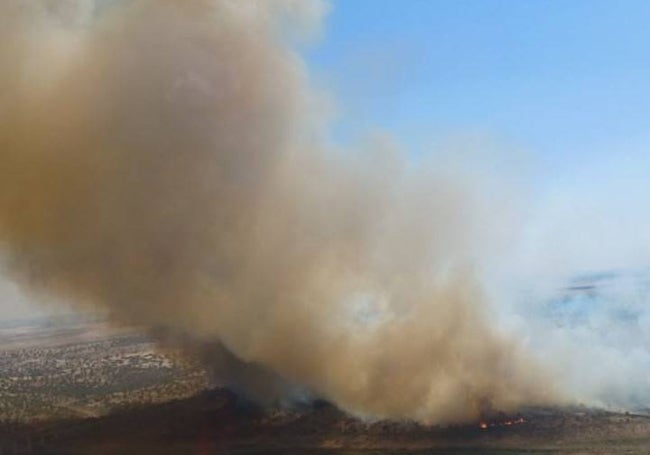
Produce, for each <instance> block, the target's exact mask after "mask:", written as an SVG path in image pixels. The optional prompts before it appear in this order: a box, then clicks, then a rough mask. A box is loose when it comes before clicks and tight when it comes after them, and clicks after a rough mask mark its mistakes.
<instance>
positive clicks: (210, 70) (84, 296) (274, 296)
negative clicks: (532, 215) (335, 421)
mask: <svg viewBox="0 0 650 455" xmlns="http://www.w3.org/2000/svg"><path fill="white" fill-rule="evenodd" d="M100 3H101V4H100ZM325 11H326V5H324V4H322V3H321V2H320V1H299V0H295V1H279V0H278V1H274V0H269V1H263V0H258V1H254V0H251V1H246V2H243V1H241V0H132V1H128V2H127V1H122V2H114V3H109V2H93V1H80V0H76V1H75V0H68V1H64V0H33V1H30V2H25V1H22V0H3V2H2V3H1V4H0V103H1V105H0V107H1V110H0V163H1V165H0V248H1V249H2V253H3V256H4V258H5V262H6V267H7V270H8V273H10V274H11V276H12V277H13V278H14V279H15V280H17V281H18V282H20V283H21V284H22V285H23V286H24V287H25V288H27V289H30V290H31V291H32V292H34V293H37V294H39V295H45V296H51V297H55V298H57V299H62V300H67V301H72V302H75V303H76V304H77V305H81V306H91V307H97V308H102V309H108V310H109V311H110V312H111V314H112V315H113V316H114V317H115V318H116V319H117V320H119V321H124V322H127V323H136V324H142V325H145V326H150V327H165V328H168V329H169V330H172V331H175V332H177V333H182V334H184V336H187V337H190V338H192V339H193V340H195V341H196V342H197V343H199V344H201V343H207V344H210V343H213V345H214V346H219V348H218V349H217V352H218V353H219V354H215V357H220V356H221V357H220V358H221V359H222V360H223V361H221V362H219V365H220V367H221V368H230V369H231V370H233V371H235V370H237V371H239V370H241V369H242V368H243V369H244V370H245V371H244V372H243V373H242V375H243V376H246V378H247V379H245V380H243V379H242V381H243V382H244V383H246V384H249V383H250V384H254V387H255V388H256V390H257V392H256V393H257V394H258V395H260V394H261V395H263V394H264V392H263V389H264V387H266V385H265V384H266V383H267V382H269V383H271V385H270V387H269V391H268V393H275V392H276V391H277V390H278V387H277V385H278V384H280V386H279V387H280V389H282V388H283V387H284V385H283V384H299V385H300V387H302V388H304V389H306V390H309V391H310V392H311V393H312V394H314V395H315V396H319V397H323V398H325V399H328V400H332V401H333V402H335V403H336V404H338V405H339V406H340V407H342V408H343V409H346V410H348V411H349V412H352V413H355V414H357V415H362V416H369V417H377V418H384V417H387V418H396V419H400V418H414V419H418V420H420V421H424V422H451V421H459V420H464V419H471V418H475V417H477V416H478V414H479V413H480V412H482V411H484V410H485V408H486V406H488V407H492V408H495V409H500V410H506V411H507V410H512V409H514V408H515V407H517V406H519V405H522V404H533V403H541V402H546V401H548V400H550V399H551V398H552V396H553V395H552V390H551V387H550V386H549V384H548V380H547V379H548V378H546V377H544V375H543V374H542V373H541V372H540V370H539V369H538V368H536V367H535V366H534V365H533V364H532V362H531V361H529V359H528V358H527V355H526V353H524V352H522V350H521V349H520V347H519V346H518V343H517V341H516V340H514V339H512V338H510V337H508V336H506V335H504V334H502V333H500V331H498V330H497V329H496V328H495V326H494V324H492V322H491V319H490V316H489V314H490V304H489V299H488V298H487V293H486V292H485V291H484V290H483V279H482V278H481V277H482V273H483V271H484V270H485V269H486V268H488V267H489V264H490V261H491V260H492V258H493V257H494V256H495V255H496V254H498V247H495V245H502V244H503V243H504V237H507V235H506V234H504V233H506V232H507V229H508V228H507V227H506V226H504V225H503V224H504V223H505V224H507V221H505V220H507V217H505V216H504V217H503V218H501V216H502V214H503V213H505V212H506V211H507V208H506V207H502V206H499V205H495V204H496V202H495V201H494V200H491V199H490V197H489V194H490V191H491V190H490V184H489V183H486V185H487V186H484V185H483V183H482V180H483V179H482V174H483V172H482V171H483V169H480V168H479V169H471V170H468V172H466V173H463V172H456V171H454V170H453V169H451V170H450V169H449V168H448V167H447V166H440V165H437V164H435V163H434V162H432V163H420V165H417V166H416V165H413V163H410V162H409V160H408V157H407V156H405V154H403V153H401V152H400V151H399V149H398V148H397V147H393V146H391V145H390V144H387V143H383V142H382V141H379V142H378V143H377V144H376V146H373V147H368V149H364V150H356V151H352V150H345V151H342V150H337V149H336V148H334V147H330V146H328V141H327V140H326V132H325V131H326V125H325V124H324V122H323V118H324V117H325V116H324V113H323V112H322V109H321V106H322V102H321V100H320V98H319V96H318V95H317V94H316V93H315V92H314V91H313V90H312V89H311V88H310V84H309V81H308V77H307V75H306V72H305V67H304V65H303V63H302V61H301V59H300V57H299V55H298V54H297V53H296V51H295V50H294V47H293V46H292V45H291V43H292V42H295V40H296V39H299V38H300V37H304V36H305V35H306V34H308V33H309V32H310V30H312V31H313V29H314V27H317V26H318V23H319V20H320V18H321V17H322V16H323V14H324V13H325ZM289 30H293V32H289ZM459 159H461V158H459ZM459 168H462V166H461V165H459ZM486 172H487V171H486ZM497 214H499V215H497ZM497 216H498V217H499V218H497ZM502 220H503V221H502ZM222 347H223V350H222ZM231 354H232V357H229V356H230V355H231ZM224 356H226V357H224ZM224 359H225V360H224ZM246 365H249V366H250V365H253V366H250V368H249V367H246ZM258 367H259V369H260V371H263V372H264V373H262V378H268V377H273V378H277V382H276V379H273V380H269V381H267V380H266V379H263V380H257V381H255V380H254V378H250V375H249V373H253V376H255V371H257V370H256V369H257V368H258ZM247 368H248V369H247ZM242 371H243V370H242ZM244 373H245V374H244ZM242 375H240V374H239V373H233V374H232V375H230V377H232V378H235V380H236V379H237V378H238V377H243V376H242ZM267 375H268V376H267ZM244 386H245V385H244ZM287 387H289V386H287ZM270 389H273V390H270Z"/></svg>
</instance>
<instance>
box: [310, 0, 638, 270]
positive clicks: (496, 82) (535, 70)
mask: <svg viewBox="0 0 650 455" xmlns="http://www.w3.org/2000/svg"><path fill="white" fill-rule="evenodd" d="M331 4H332V10H331V13H330V16H329V18H328V20H327V23H326V25H325V30H324V33H323V37H322V40H321V41H320V42H319V43H317V45H315V46H314V47H313V48H312V49H310V50H309V52H308V55H307V59H308V64H309V66H310V70H311V71H312V74H313V77H314V79H315V81H316V83H317V84H318V85H320V86H321V87H324V88H325V89H326V90H327V91H330V92H332V93H333V95H334V98H335V99H336V100H337V106H338V117H337V119H336V123H335V127H334V133H335V137H336V139H337V140H338V141H342V142H344V143H345V142H351V143H354V142H356V141H359V140H363V138H364V136H367V135H368V134H369V132H375V131H384V132H388V133H389V134H391V135H393V136H394V137H395V138H396V140H397V141H398V142H399V143H401V144H402V145H404V146H405V147H406V148H407V150H409V153H412V154H416V155H417V154H419V153H422V152H424V153H426V152H427V150H428V147H430V145H431V144H435V143H437V142H438V141H441V140H444V139H445V138H446V137H453V136H455V135H467V134H472V135H476V136H477V137H479V138H480V137H482V136H483V135H485V137H489V138H491V139H492V138H493V139H495V140H496V141H497V142H499V141H500V142H502V143H503V144H506V145H507V146H508V147H514V148H515V149H521V150H523V151H525V154H526V155H527V156H529V157H531V159H530V163H531V169H532V171H531V174H530V177H531V178H530V180H531V181H532V182H534V183H533V184H532V187H533V193H535V194H536V196H535V198H536V199H535V200H534V201H531V208H530V213H531V217H530V219H529V220H528V225H527V227H526V228H525V231H526V233H525V235H526V236H528V237H527V240H526V241H527V243H528V245H529V246H528V247H527V248H524V249H523V250H522V251H524V253H523V254H524V255H525V261H524V262H525V264H524V266H523V267H528V268H529V269H530V271H531V273H533V274H536V273H543V272H544V268H545V267H546V268H548V269H550V270H558V269H562V271H564V272H567V273H573V272H576V271H588V270H599V269H603V268H605V269H606V268H611V267H628V266H634V267H636V266H640V265H648V264H650V229H648V226H650V214H646V210H645V209H646V207H647V203H648V201H649V200H650V179H649V178H648V176H650V153H648V152H649V146H650V27H649V26H648V24H650V2H648V1H645V0H644V1H641V0H623V1H616V2H614V1H598V0H566V1H561V0H446V1H434V0H408V1H403V0H382V1H376V0H339V1H336V0H334V1H332V2H331Z"/></svg>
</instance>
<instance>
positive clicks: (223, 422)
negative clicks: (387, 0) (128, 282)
mask: <svg viewBox="0 0 650 455" xmlns="http://www.w3.org/2000/svg"><path fill="white" fill-rule="evenodd" d="M0 339H2V340H3V347H4V349H3V350H2V352H0V368H1V370H0V371H2V375H0V417H1V420H2V423H1V424H0V449H1V450H2V452H0V453H7V452H8V453H14V452H15V453H21V452H27V453H29V452H38V453H42V452H46V453H83V454H86V453H93V454H95V453H134V454H136V453H163V454H164V453H201V454H204V453H235V454H237V453H241V454H261V453H265V454H266V453H315V454H316V453H318V454H326V453H337V454H348V455H352V454H366V455H378V454H389V453H391V454H392V453H395V454H397V453H399V454H425V453H427V454H465V455H476V454H486V455H505V454H509V455H517V454H542V453H544V454H572V455H586V454H602V455H605V454H647V453H650V417H648V416H646V415H643V414H619V413H612V412H606V411H601V410H593V409H586V408H571V409H526V410H522V411H521V412H520V413H519V414H516V415H513V416H506V415H495V416H493V417H492V418H491V420H489V421H486V422H485V423H486V424H487V425H486V426H487V428H482V427H481V425H480V422H474V423H470V424H467V425H461V426H448V427H439V426H432V427H431V426H423V425H419V424H416V423H413V422H383V421H380V422H363V421H360V420H358V419H355V418H352V417H350V416H347V415H345V414H344V413H342V412H341V411H339V410H338V409H336V408H335V407H333V406H331V405H330V404H328V403H326V402H316V403H313V404H311V405H304V406H303V407H300V408H294V409H283V410H278V409H273V410H269V409H261V408H259V407H257V406H255V405H253V404H251V403H249V402H246V401H243V400H242V399H241V398H239V397H238V396H236V395H235V394H233V393H231V392H230V391H228V390H226V389H224V388H222V387H218V386H215V385H214V384H210V382H209V379H208V375H207V373H206V372H205V371H204V370H203V369H202V368H201V367H200V366H199V365H198V364H193V363H191V362H188V361H187V360H180V356H178V355H177V354H178V353H174V352H172V351H168V352H166V353H161V352H159V351H158V350H156V349H154V344H153V342H152V341H151V340H150V339H149V338H147V337H146V336H143V335H142V334H138V333H136V332H134V331H127V330H123V331H114V330H111V329H109V328H108V327H107V326H106V325H104V324H103V323H101V322H80V323H75V324H69V323H68V324H64V325H58V326H57V325H54V326H52V325H49V326H46V327H44V326H43V325H38V324H36V325H34V326H30V327H24V326H23V327H22V329H21V328H20V327H10V328H7V327H4V328H0Z"/></svg>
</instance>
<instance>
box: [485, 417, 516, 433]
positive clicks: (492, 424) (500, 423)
mask: <svg viewBox="0 0 650 455" xmlns="http://www.w3.org/2000/svg"><path fill="white" fill-rule="evenodd" d="M522 423H526V419H524V418H523V417H519V418H517V419H511V420H498V421H495V422H481V423H479V428H481V430H487V429H488V428H494V427H508V426H512V425H519V424H522Z"/></svg>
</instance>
